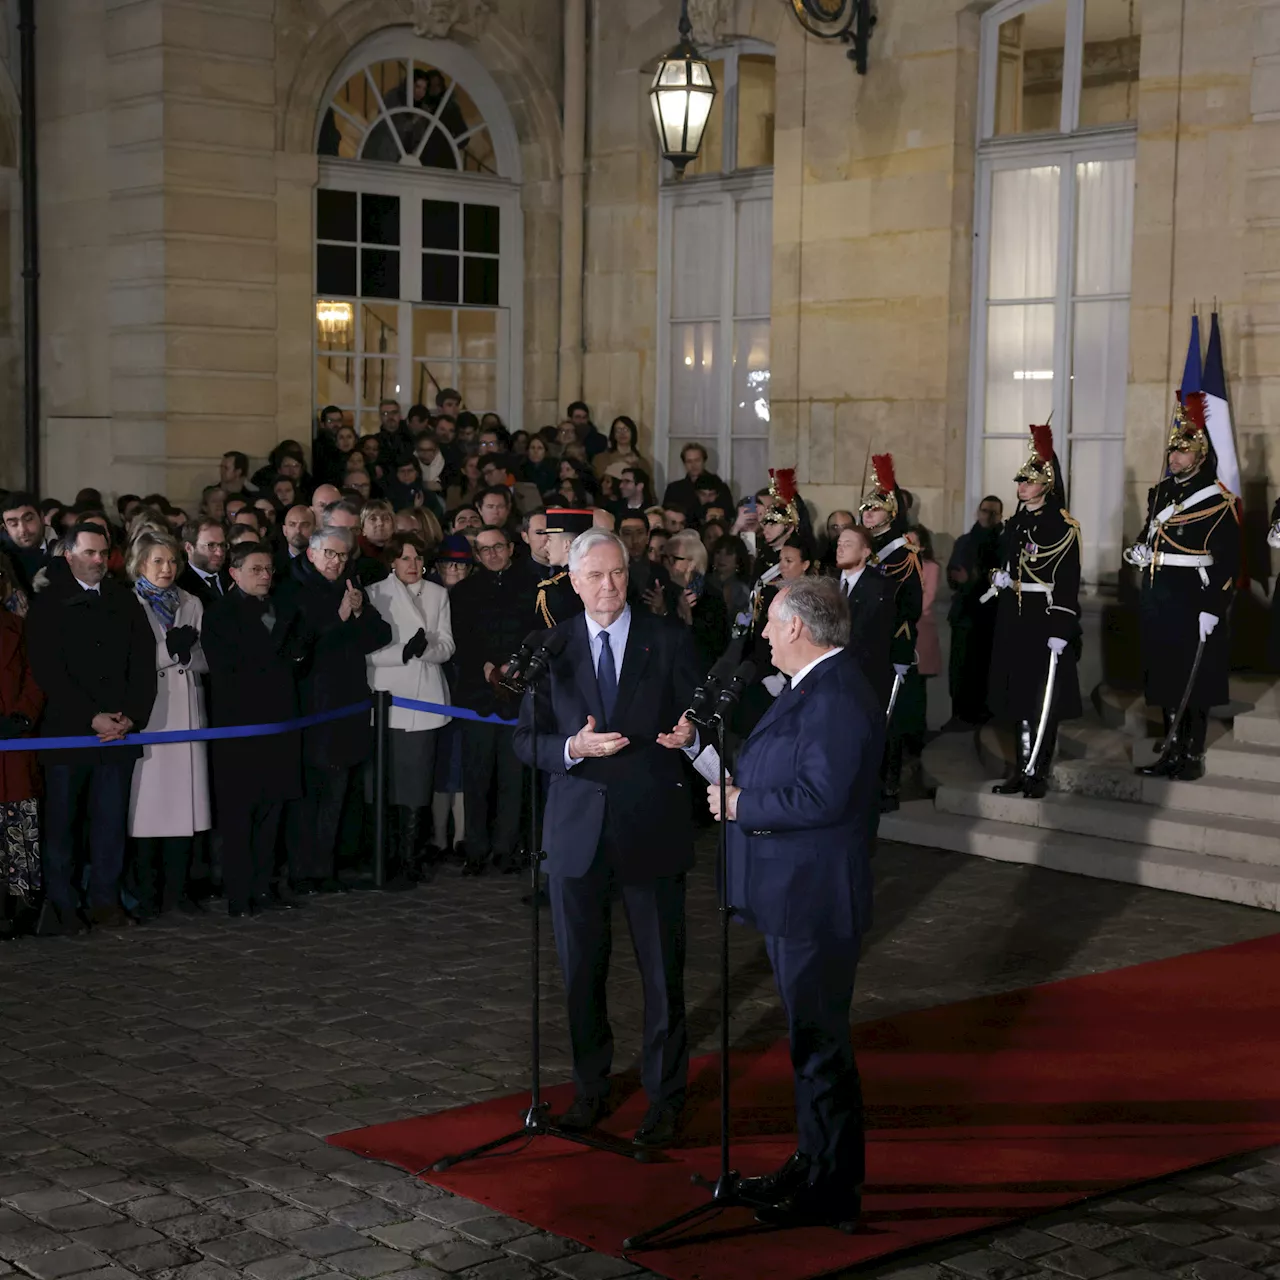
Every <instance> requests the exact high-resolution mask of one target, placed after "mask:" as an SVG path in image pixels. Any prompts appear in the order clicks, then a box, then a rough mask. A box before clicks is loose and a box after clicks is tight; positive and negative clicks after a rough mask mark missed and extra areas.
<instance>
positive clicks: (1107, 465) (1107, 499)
mask: <svg viewBox="0 0 1280 1280" xmlns="http://www.w3.org/2000/svg"><path fill="white" fill-rule="evenodd" d="M1123 485H1124V441H1123V440H1073V441H1072V442H1071V487H1070V490H1069V492H1068V495H1067V496H1068V505H1069V506H1070V508H1071V514H1072V515H1073V516H1075V518H1076V519H1077V520H1079V521H1080V533H1081V547H1080V573H1081V576H1082V577H1083V578H1084V580H1085V581H1086V582H1106V581H1114V580H1115V578H1116V573H1117V567H1118V565H1119V564H1120V553H1121V550H1122V540H1123V537H1124V527H1123V526H1124V487H1123Z"/></svg>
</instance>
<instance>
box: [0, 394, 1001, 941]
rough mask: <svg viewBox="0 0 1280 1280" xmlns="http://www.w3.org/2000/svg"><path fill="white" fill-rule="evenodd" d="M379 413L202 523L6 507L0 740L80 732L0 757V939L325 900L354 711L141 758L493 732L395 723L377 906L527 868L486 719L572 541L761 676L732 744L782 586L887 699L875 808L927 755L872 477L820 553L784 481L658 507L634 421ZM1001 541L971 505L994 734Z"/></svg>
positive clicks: (233, 488) (508, 709)
mask: <svg viewBox="0 0 1280 1280" xmlns="http://www.w3.org/2000/svg"><path fill="white" fill-rule="evenodd" d="M380 416H381V429H380V430H379V431H378V432H377V434H376V435H369V436H366V437H364V438H363V439H358V438H357V437H356V435H355V433H354V432H353V430H352V428H351V426H350V424H349V422H348V421H347V420H346V417H345V415H344V414H343V413H342V411H341V410H339V409H337V408H336V407H333V406H329V407H326V408H325V409H324V410H323V412H322V413H321V414H320V415H319V420H318V426H317V430H316V433H315V438H314V440H313V441H312V442H311V448H310V451H309V453H308V451H307V450H306V449H304V448H303V446H302V445H301V443H300V442H298V441H291V440H286V441H284V442H282V443H281V444H280V445H279V446H277V447H276V448H275V449H274V450H273V451H272V453H271V455H270V457H269V458H268V459H267V460H266V462H265V464H264V465H263V466H262V467H260V468H257V469H254V468H252V467H251V465H250V462H249V460H248V458H246V456H245V455H244V454H242V453H239V452H235V451H230V452H228V453H226V454H225V455H224V456H223V458H222V460H221V466H220V475H219V478H218V481H217V482H216V483H213V484H210V485H209V486H208V487H206V488H205V489H204V490H203V493H202V495H201V499H200V504H199V507H198V509H197V510H185V509H181V508H178V507H176V506H175V505H174V504H172V503H171V502H169V501H168V500H167V499H166V497H165V496H164V495H162V494H158V493H153V494H148V495H135V494H123V495H121V496H120V497H119V498H118V499H116V500H115V502H114V503H112V504H110V506H108V504H107V503H106V502H105V501H104V498H103V495H102V494H101V493H99V492H98V491H97V490H94V489H84V490H82V491H81V492H80V493H78V494H77V495H76V498H75V501H74V502H73V503H71V504H69V505H66V504H63V503H61V502H59V501H56V500H54V499H51V498H50V499H43V500H42V499H40V498H39V497H38V496H37V495H34V494H28V493H21V492H11V493H7V494H3V495H2V496H0V507H2V508H3V521H4V532H3V536H2V537H0V600H3V603H4V606H5V607H4V609H3V611H0V736H2V737H3V738H6V739H11V740H12V739H21V738H23V737H39V738H42V739H48V738H58V737H79V738H96V739H97V745H90V746H83V745H82V746H77V747H75V748H74V749H55V748H52V747H48V746H45V747H41V746H40V745H39V744H33V748H32V749H31V750H25V749H23V750H7V751H4V752H0V934H2V935H5V936H8V935H12V934H13V933H15V932H23V931H27V930H35V931H37V932H39V933H42V934H43V933H76V932H79V931H81V930H83V929H84V928H85V927H86V926H92V925H98V926H116V925H127V924H130V923H133V922H136V921H140V920H146V919H149V918H151V917H153V916H155V915H158V914H161V913H164V912H167V911H172V910H176V909H181V910H186V911H199V910H207V909H208V905H209V899H210V898H211V896H213V895H214V894H216V893H219V892H220V893H222V894H224V895H225V900H226V909H227V911H228V913H229V914H230V915H232V916H235V917H242V916H246V915H252V914H256V913H258V912H262V911H271V910H281V909H293V908H296V907H298V906H301V905H303V904H304V900H305V898H306V897H307V895H309V894H311V893H317V892H319V893H323V892H339V891H342V890H343V889H344V888H346V887H347V886H348V885H349V884H350V883H351V881H352V879H353V876H352V872H353V871H355V870H356V869H357V868H359V867H361V866H363V865H365V864H367V863H368V860H369V858H370V855H371V831H372V828H373V823H372V821H371V806H372V802H373V795H374V789H373V782H372V767H371V760H372V756H373V748H374V739H373V728H372V725H371V723H370V719H369V716H368V715H367V714H361V715H355V716H347V717H344V718H337V719H329V720H326V721H324V722H322V723H318V724H314V725H310V726H308V727H306V728H304V729H302V730H300V731H291V732H285V733H276V734H262V735H259V736H248V737H234V738H228V739H216V740H214V741H212V742H209V743H206V742H203V741H198V742H162V743H149V744H138V743H136V742H135V741H131V739H133V738H135V736H136V735H137V734H138V733H139V732H142V731H144V730H145V731H146V732H148V733H155V732H165V731H176V732H183V731H189V730H194V729H201V728H210V727H212V728H228V727H235V726H270V725H275V724H280V723H283V722H287V721H290V720H292V719H295V718H298V717H308V716H323V715H324V714H325V713H329V712H339V711H342V710H343V709H344V708H346V707H350V706H352V705H355V704H359V703H361V702H362V701H365V700H367V699H368V698H369V696H370V691H371V690H383V691H387V692H389V693H391V694H392V695H394V696H396V697H399V698H401V699H407V700H410V701H413V702H417V703H420V704H430V705H432V706H438V707H443V708H448V707H454V708H464V709H466V710H467V711H469V712H473V713H475V714H476V715H477V716H479V717H484V718H483V719H469V718H461V717H459V716H456V715H451V714H448V713H447V712H446V711H444V710H441V711H432V710H418V709H408V708H405V707H401V706H396V707H393V709H392V711H391V716H390V732H389V752H388V771H387V777H386V798H387V803H388V805H389V813H388V819H389V825H388V832H389V837H388V844H387V853H388V863H387V881H386V882H387V885H388V887H391V888H403V887H408V886H411V885H413V884H415V883H417V882H419V881H421V880H423V879H427V878H430V877H431V876H432V875H434V874H436V873H437V871H439V870H440V869H441V868H443V867H446V866H448V865H449V864H450V863H456V864H458V865H460V867H461V872H462V874H465V875H476V876H478V875H484V874H486V873H489V872H510V871H514V870H516V869H518V868H519V867H521V866H522V865H525V863H526V854H525V849H524V836H525V832H526V826H525V824H524V823H523V822H522V816H521V815H522V812H523V808H524V805H525V802H526V792H527V787H528V782H527V780H526V779H525V778H524V776H523V771H522V768H521V766H520V764H519V762H518V760H517V758H516V754H515V752H514V750H513V747H512V733H511V730H510V728H509V727H508V724H504V723H503V722H504V721H505V722H509V723H510V724H514V721H515V719H516V717H517V715H518V702H517V700H516V699H515V698H514V697H513V696H512V695H511V694H509V693H507V692H505V691H504V689H503V687H502V684H501V679H500V677H501V675H502V671H503V668H504V665H505V664H506V662H507V661H508V659H509V658H510V656H511V655H512V653H513V652H515V651H516V650H517V649H518V648H519V646H520V644H521V641H522V639H523V638H524V637H525V636H526V635H527V634H528V633H529V632H530V631H531V630H534V629H537V628H543V627H549V626H552V625H554V624H555V623H557V622H559V621H562V620H563V619H564V618H565V617H566V616H569V615H571V614H573V613H576V612H579V611H581V608H582V605H581V601H580V600H579V599H578V597H577V595H576V593H575V592H574V590H573V587H572V585H571V584H570V582H569V581H568V573H567V570H566V567H565V566H567V564H568V560H569V554H568V553H569V547H570V545H571V544H572V542H573V540H574V538H575V537H576V536H578V535H579V534H581V533H582V532H584V531H585V530H587V529H589V528H592V527H604V528H608V529H611V530H613V531H615V532H616V533H617V535H618V537H619V538H620V539H621V541H622V543H623V544H624V545H625V547H626V550H627V555H628V598H629V600H630V603H631V605H632V608H633V609H636V610H642V611H644V612H645V613H648V614H653V615H656V616H658V617H660V618H663V619H665V620H666V621H667V623H668V624H670V625H675V626H683V627H686V628H688V629H689V630H690V632H691V637H692V640H693V642H694V647H695V649H696V653H697V657H698V663H699V667H700V671H701V672H703V673H705V672H706V671H707V670H708V669H709V668H710V667H711V666H712V665H713V664H714V663H715V662H716V661H717V660H718V659H719V658H721V656H722V655H724V654H725V653H726V652H729V651H732V652H733V653H734V654H735V655H736V656H737V657H740V658H750V659H752V660H753V662H754V664H755V667H756V677H755V680H754V682H753V684H752V685H751V687H750V688H749V689H748V691H747V694H746V696H745V697H744V698H743V701H742V704H741V707H740V709H739V712H738V720H737V721H736V722H735V724H734V726H733V727H734V732H735V733H737V734H738V735H745V734H746V733H747V732H749V731H750V728H751V726H752V724H754V723H755V722H756V721H757V720H758V719H759V717H760V716H761V715H762V714H763V713H764V711H765V710H766V709H767V708H768V706H769V704H770V703H771V701H772V699H773V698H774V697H775V696H776V695H777V693H778V691H779V689H780V687H781V686H782V684H783V681H784V678H783V677H781V676H780V675H779V674H778V672H777V671H776V670H775V669H774V668H773V666H772V663H771V662H770V660H769V652H768V642H767V641H766V640H765V639H764V637H763V631H764V626H765V622H766V619H767V615H768V607H769V603H770V601H771V599H772V597H773V595H774V594H776V592H777V590H778V588H779V586H781V585H783V584H786V583H790V582H795V581H797V580H799V579H801V578H804V577H806V576H814V575H828V576H833V577H837V578H839V580H840V582H841V585H842V590H843V591H844V592H845V594H846V595H847V597H848V599H849V601H850V606H851V612H852V615H853V624H852V635H851V639H850V646H851V647H852V648H853V649H855V651H856V652H857V653H858V655H859V659H860V661H861V663H862V665H863V667H864V670H865V671H866V673H867V675H868V678H869V680H870V681H871V683H872V685H873V687H875V689H876V690H877V693H878V694H879V695H880V697H881V701H882V704H883V705H884V706H885V707H886V708H888V707H889V706H890V704H891V702H892V704H893V708H894V710H893V717H892V719H893V725H894V732H893V733H891V735H890V742H889V746H888V749H887V750H886V759H885V765H884V769H883V776H882V786H883V793H884V794H883V801H882V804H883V807H885V808H892V807H894V805H895V804H896V797H897V792H898V778H899V775H900V772H901V761H902V755H903V752H904V751H905V752H907V753H908V754H909V753H911V752H913V751H916V752H918V751H919V750H920V748H921V745H922V742H923V735H924V707H925V694H924V685H925V681H926V680H927V679H928V678H930V677H931V676H934V675H936V674H939V673H940V672H941V670H942V658H941V653H940V649H939V644H938V637H937V633H936V629H935V627H934V625H933V621H932V616H931V608H932V603H933V599H934V595H935V593H936V592H937V590H938V588H939V585H940V579H941V576H942V575H941V571H940V569H939V567H938V565H937V564H936V563H935V562H934V560H933V555H932V540H931V538H930V536H929V533H928V531H927V530H925V529H923V528H922V527H919V526H913V527H908V523H909V513H910V506H911V502H912V500H911V497H910V495H909V494H908V493H906V492H905V491H904V490H902V489H900V488H899V487H898V486H897V482H896V479H894V478H893V477H892V475H891V474H890V475H881V474H880V473H879V472H878V473H877V484H876V486H875V488H874V490H873V492H872V493H871V494H869V495H868V497H867V499H866V500H865V501H864V502H863V503H862V506H861V510H860V511H858V512H853V511H835V512H833V513H832V514H831V515H830V517H829V519H828V520H827V521H826V523H825V527H824V528H823V529H822V530H818V531H816V530H815V529H814V528H813V525H812V520H811V514H810V512H809V509H808V508H807V507H806V505H805V503H804V501H803V499H802V497H801V495H800V494H799V493H798V492H797V491H796V487H795V484H794V478H793V475H792V473H790V472H779V473H777V475H776V476H775V478H774V480H773V481H772V483H771V484H770V485H768V486H766V487H762V488H760V489H759V490H758V491H756V492H755V493H751V494H747V495H745V496H740V497H737V498H735V496H734V495H733V494H732V493H731V491H730V489H729V487H728V485H727V484H725V482H724V481H723V480H722V479H721V478H720V477H718V476H716V475H714V474H713V473H711V471H710V470H709V469H708V453H707V450H706V449H705V448H704V447H703V446H702V445H700V444H696V443H691V444H688V445H687V446H686V447H685V448H684V450H683V453H682V456H681V462H682V464H683V471H684V474H683V475H681V476H680V477H679V478H677V479H675V480H673V481H672V483H670V484H668V485H667V486H666V487H665V490H664V491H663V493H662V494H661V495H658V493H657V492H656V490H655V489H654V487H653V475H654V469H653V467H652V465H651V464H650V462H649V460H647V459H646V458H645V457H643V456H642V455H641V454H640V453H639V451H638V444H639V435H638V432H637V429H636V426H635V423H634V422H633V421H632V420H631V419H630V418H627V417H621V416H620V417H618V418H616V419H615V420H614V421H613V422H612V424H611V425H610V427H609V430H608V432H607V433H605V432H603V431H601V430H599V429H598V428H597V427H596V425H595V424H594V423H593V422H592V419H591V413H590V410H589V408H588V406H587V405H585V404H582V403H575V404H573V405H570V406H569V408H568V411H567V416H566V418H565V420H564V421H563V422H561V423H560V424H559V425H558V426H556V427H546V428H544V429H543V430H542V431H539V432H537V433H533V434H530V433H526V432H522V431H518V432H515V433H514V434H512V433H509V432H508V431H507V429H506V428H505V427H504V425H503V423H502V422H501V420H500V419H499V418H498V417H497V415H495V414H485V415H483V416H482V417H477V416H476V415H474V414H471V413H468V412H466V411H465V410H463V409H462V406H461V400H460V397H459V396H458V395H457V393H456V392H453V391H449V390H445V391H442V392H441V393H440V395H439V396H438V397H437V404H436V405H435V406H434V407H433V408H431V409H430V410H428V409H427V408H426V407H425V406H422V405H415V406H413V407H412V408H411V409H410V410H409V413H408V415H407V417H402V413H401V407H400V406H399V405H398V404H396V403H395V402H393V401H386V402H384V403H383V405H382V406H381V408H380ZM883 461H884V460H883V459H878V460H877V463H878V466H879V464H880V463H882V462H883ZM999 523H1000V509H999V502H998V500H997V499H994V498H988V499H985V500H984V502H983V504H982V507H981V508H980V513H979V520H978V524H977V525H976V526H975V528H974V530H973V531H972V532H971V533H970V534H968V535H966V536H965V537H963V538H961V539H960V541H959V542H958V543H957V545H956V552H955V555H954V556H953V557H952V561H951V564H950V565H949V566H948V569H947V578H948V580H949V583H950V585H951V588H952V590H953V597H952V630H953V637H954V639H953V653H952V663H951V667H952V685H953V691H954V690H959V691H961V692H962V694H963V696H964V697H965V698H967V702H966V701H963V700H962V699H960V698H958V699H957V701H956V712H957V715H958V716H963V717H965V718H966V719H967V720H968V721H970V722H978V721H981V720H982V719H985V718H986V716H987V715H988V714H989V712H988V710H987V708H986V705H985V692H984V690H985V664H984V657H983V652H984V650H985V654H986V658H987V659H988V660H989V655H990V649H991V644H992V639H991V635H990V620H989V618H988V617H987V616H986V615H989V614H992V613H993V612H994V610H991V609H986V608H984V607H983V606H982V605H980V604H979V603H978V596H979V592H978V591H977V587H978V586H979V585H981V584H983V583H984V582H985V579H986V578H987V577H988V576H989V570H990V568H991V567H992V565H993V564H994V558H993V557H994V556H995V555H996V550H995V548H996V547H997V545H998V540H999ZM872 565H874V566H875V568H876V569H877V570H878V571H877V572H872V573H866V572H865V570H866V569H867V568H868V567H869V566H872ZM984 628H986V630H985V631H984ZM979 670H981V678H979V677H978V675H976V674H975V673H977V672H979ZM495 718H496V719H495Z"/></svg>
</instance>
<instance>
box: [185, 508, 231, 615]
mask: <svg viewBox="0 0 1280 1280" xmlns="http://www.w3.org/2000/svg"><path fill="white" fill-rule="evenodd" d="M227 542H228V538H227V527H226V525H224V524H223V523H222V521H221V520H188V521H187V523H186V524H185V525H183V526H182V549H183V551H185V552H186V556H187V567H186V568H185V569H183V571H182V572H181V574H179V575H178V586H179V587H181V588H182V590H183V591H186V592H187V593H188V594H190V595H193V596H195V597H196V599H197V600H199V601H200V603H201V604H202V605H204V607H205V608H206V609H207V608H208V607H209V606H210V605H211V604H214V603H215V602H216V601H218V600H221V599H222V597H223V596H224V595H226V594H227V591H228V589H229V587H230V585H231V580H230V579H229V578H228V577H227V574H226V570H225V568H224V566H225V564H226V560H227Z"/></svg>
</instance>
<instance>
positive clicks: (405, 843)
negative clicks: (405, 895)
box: [383, 804, 418, 893]
mask: <svg viewBox="0 0 1280 1280" xmlns="http://www.w3.org/2000/svg"><path fill="white" fill-rule="evenodd" d="M391 814H392V820H391V823H390V824H389V826H390V830H389V831H388V832H387V845H388V848H389V854H390V856H389V857H388V858H387V881H386V883H385V884H384V885H383V888H384V889H387V890H389V891H390V892H392V893H399V892H401V891H403V890H405V889H412V888H413V886H414V885H415V884H416V883H417V880H416V878H415V877H414V875H413V846H414V842H415V841H416V840H417V838H418V811H417V810H416V809H410V808H407V807H406V806H405V805H400V804H398V805H396V806H395V807H394V808H393V809H392V810H391Z"/></svg>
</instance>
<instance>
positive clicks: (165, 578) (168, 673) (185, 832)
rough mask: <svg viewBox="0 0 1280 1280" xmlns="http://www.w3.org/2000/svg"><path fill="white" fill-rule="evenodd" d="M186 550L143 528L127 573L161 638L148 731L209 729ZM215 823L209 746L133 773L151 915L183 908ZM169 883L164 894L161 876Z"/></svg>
mask: <svg viewBox="0 0 1280 1280" xmlns="http://www.w3.org/2000/svg"><path fill="white" fill-rule="evenodd" d="M181 567H182V549H181V548H180V547H179V545H178V543H177V541H176V540H175V539H174V538H171V537H170V536H169V535H168V534H166V533H158V532H152V531H150V530H145V529H144V530H143V531H142V532H140V533H139V534H138V536H137V537H136V538H135V539H134V540H133V543H132V545H131V546H130V548H129V556H128V560H127V563H126V568H127V570H128V573H129V577H130V579H131V580H132V582H133V584H134V590H135V591H136V592H137V594H138V598H139V600H141V601H142V605H143V612H144V613H145V614H146V615H147V621H148V622H150V624H151V630H152V631H153V632H154V634H155V638H156V675H157V680H156V701H155V708H154V710H153V711H152V712H151V719H150V720H149V721H148V722H147V732H148V733H163V732H166V731H173V730H179V729H204V728H206V727H207V726H208V723H209V720H208V717H207V715H206V714H205V706H204V691H203V689H202V688H201V685H200V677H201V676H202V675H203V674H204V673H205V672H206V671H207V670H208V669H209V668H208V666H207V664H206V663H205V659H204V650H203V649H201V648H200V628H201V625H202V624H203V622H204V606H203V605H202V604H201V603H200V601H199V600H197V599H196V597H195V596H193V595H190V594H188V593H187V592H186V591H183V590H182V589H181V588H180V587H178V586H177V585H176V583H177V577H178V573H179V571H180V570H181ZM211 825H212V823H211V814H210V805H209V767H208V761H207V758H206V748H205V744H204V743H203V742H172V743H163V744H161V745H160V746H150V747H144V748H143V751H142V759H141V760H139V761H138V763H137V765H136V767H135V768H134V770H133V788H132V791H131V793H130V796H129V834H130V835H131V836H133V837H135V838H136V839H137V841H138V846H137V862H136V868H137V877H138V898H139V904H140V908H141V911H142V914H143V915H144V916H146V915H154V914H156V913H157V912H159V911H169V910H172V909H173V908H174V907H176V906H177V905H178V901H179V899H180V898H181V896H182V892H183V890H184V889H185V887H186V880H187V866H188V864H189V862H190V859H191V838H192V836H194V835H195V833H196V832H197V831H207V830H209V827H210V826H211ZM161 868H163V877H164V885H163V889H162V890H159V886H158V884H157V879H158V873H159V872H160V870H161Z"/></svg>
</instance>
